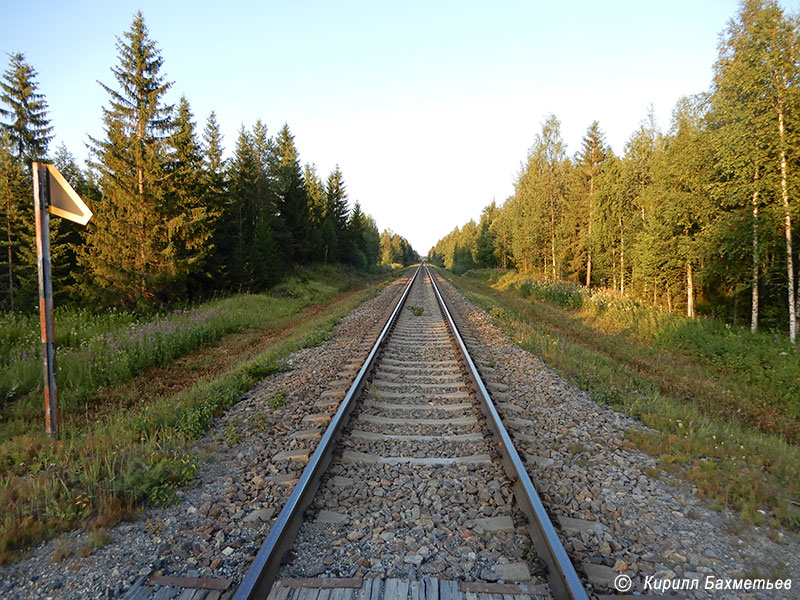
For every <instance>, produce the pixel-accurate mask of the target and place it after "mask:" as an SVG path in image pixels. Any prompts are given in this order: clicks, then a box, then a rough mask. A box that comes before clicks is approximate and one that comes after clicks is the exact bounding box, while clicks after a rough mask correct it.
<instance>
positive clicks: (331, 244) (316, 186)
mask: <svg viewBox="0 0 800 600" xmlns="http://www.w3.org/2000/svg"><path fill="white" fill-rule="evenodd" d="M303 179H304V181H305V182H306V190H307V191H308V210H309V226H310V231H309V244H310V246H311V257H312V259H313V260H321V261H322V262H324V263H327V262H328V257H329V255H331V256H333V255H334V254H335V252H336V232H335V231H334V229H333V227H330V226H329V225H330V223H329V222H328V221H327V220H326V219H325V185H324V184H323V183H322V180H321V179H320V177H319V175H317V167H316V166H315V165H313V164H308V163H306V165H305V166H304V167H303Z"/></svg>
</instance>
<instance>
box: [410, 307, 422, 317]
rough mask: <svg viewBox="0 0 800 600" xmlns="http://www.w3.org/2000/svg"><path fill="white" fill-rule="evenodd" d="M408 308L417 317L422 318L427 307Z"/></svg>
mask: <svg viewBox="0 0 800 600" xmlns="http://www.w3.org/2000/svg"><path fill="white" fill-rule="evenodd" d="M407 308H408V310H409V311H410V312H411V314H412V315H414V316H415V317H421V316H422V313H424V312H425V307H423V306H415V305H411V306H408V307H407Z"/></svg>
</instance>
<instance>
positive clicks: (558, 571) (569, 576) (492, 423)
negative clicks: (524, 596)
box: [425, 265, 588, 600]
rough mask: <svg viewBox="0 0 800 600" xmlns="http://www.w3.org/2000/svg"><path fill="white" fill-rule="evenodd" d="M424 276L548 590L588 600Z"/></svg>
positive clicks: (452, 323) (571, 598)
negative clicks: (522, 517)
mask: <svg viewBox="0 0 800 600" xmlns="http://www.w3.org/2000/svg"><path fill="white" fill-rule="evenodd" d="M425 272H426V273H427V275H428V278H429V279H430V280H431V283H432V284H433V289H434V291H435V292H436V298H437V300H438V301H439V306H440V308H441V309H442V314H444V316H445V320H446V321H447V323H448V325H449V327H450V330H451V331H452V334H453V337H454V338H455V339H456V342H457V343H458V347H459V349H460V350H461V356H462V358H463V359H464V362H465V364H466V366H467V372H468V375H469V378H470V379H471V380H472V382H473V384H474V385H475V389H476V391H477V392H478V398H479V399H480V401H481V410H482V412H483V414H484V416H485V417H486V420H487V423H488V425H489V429H491V430H492V433H493V434H494V435H495V439H496V441H497V442H498V444H499V445H500V454H501V456H502V458H503V465H504V466H505V470H506V474H507V475H508V477H509V478H510V479H511V481H513V482H514V491H515V494H514V496H515V497H516V499H517V503H518V504H519V505H520V507H521V508H522V510H523V512H525V514H526V516H527V517H528V530H529V532H530V534H531V539H532V540H533V545H534V548H535V549H536V552H537V554H538V555H539V556H540V557H541V558H542V560H543V561H544V562H545V564H546V565H547V576H548V581H549V583H550V589H551V591H552V592H553V595H554V597H555V598H556V599H557V600H562V599H564V600H567V599H569V600H588V596H587V594H586V590H585V589H584V587H583V584H582V583H581V580H580V578H579V577H578V574H577V573H576V572H575V567H574V566H573V565H572V561H570V559H569V557H568V556H567V552H566V551H565V550H564V546H562V545H561V540H560V539H559V538H558V535H557V534H556V530H555V528H554V527H553V523H552V522H551V521H550V517H549V516H548V515H547V512H546V511H545V508H544V505H543V504H542V500H541V499H540V498H539V494H538V493H537V492H536V488H535V487H534V486H533V483H532V482H531V478H530V477H529V476H528V472H527V471H526V470H525V466H524V465H523V464H522V460H521V459H520V456H519V453H518V452H517V450H516V448H514V443H513V442H512V441H511V437H510V436H509V435H508V431H506V428H505V426H504V425H503V421H502V420H501V419H500V415H499V414H498V412H497V408H495V406H494V403H493V402H492V399H491V397H490V396H489V392H488V391H487V389H486V386H485V385H484V384H483V380H482V379H481V376H480V374H479V373H478V369H477V368H476V367H475V363H474V362H473V361H472V358H471V357H470V354H469V351H468V350H467V346H466V344H465V343H464V340H463V339H462V337H461V334H460V333H459V331H458V327H457V326H456V323H455V321H454V320H453V317H452V315H451V314H450V311H449V310H448V309H447V305H446V304H445V301H444V298H443V297H442V294H441V293H440V292H439V286H438V285H436V280H435V279H434V277H433V275H432V273H431V271H430V269H428V266H427V265H425Z"/></svg>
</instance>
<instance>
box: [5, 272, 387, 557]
mask: <svg viewBox="0 0 800 600" xmlns="http://www.w3.org/2000/svg"><path fill="white" fill-rule="evenodd" d="M384 280H386V274H384V275H372V276H365V275H363V274H360V273H358V272H356V271H354V270H352V269H346V268H343V267H334V266H330V265H328V266H318V267H313V268H307V269H303V270H302V271H300V272H298V274H297V275H296V276H293V277H291V278H289V279H287V280H286V281H284V283H282V284H280V285H279V286H277V287H275V288H273V290H271V292H269V293H263V294H243V295H237V296H232V297H229V298H223V299H218V300H212V301H209V302H206V303H204V304H200V305H198V306H196V307H193V308H192V309H188V310H183V311H169V312H166V313H164V314H156V315H150V316H149V317H147V318H145V317H142V316H141V315H136V314H135V313H133V312H126V311H110V312H106V313H99V314H97V315H92V314H91V313H89V312H87V311H75V312H74V313H71V312H70V311H69V310H66V309H64V310H62V314H61V317H62V319H61V321H60V323H61V325H62V327H61V329H62V333H61V336H62V337H61V340H62V343H63V344H64V346H63V351H62V352H61V353H60V355H59V366H60V370H59V392H60V397H59V399H60V406H61V410H62V416H63V423H64V424H63V427H62V435H61V439H60V440H58V441H56V442H54V441H52V440H50V439H48V438H47V437H46V436H45V435H44V432H43V426H42V414H41V413H42V409H41V383H40V381H37V377H36V376H34V375H36V374H31V373H30V371H36V368H35V367H34V366H32V365H29V364H28V363H29V362H31V361H32V362H33V364H34V365H35V364H38V361H39V359H38V356H35V357H31V356H30V354H31V353H32V352H33V353H34V354H36V352H35V351H33V350H32V349H31V347H30V345H31V339H30V335H31V334H30V333H29V331H28V330H29V328H30V326H33V327H34V331H35V328H36V324H35V323H33V322H31V323H28V321H27V320H26V319H28V317H24V316H19V315H8V316H6V317H0V332H2V333H1V334H0V335H2V336H3V339H4V346H3V347H4V349H5V351H4V355H3V357H2V362H3V369H2V378H3V379H2V381H3V383H2V385H3V396H2V399H3V405H2V406H0V504H2V506H3V515H2V517H0V563H2V562H4V561H7V560H10V559H11V558H13V557H14V556H15V555H17V554H18V553H19V552H20V551H22V550H24V549H25V548H26V547H27V546H29V545H30V544H33V543H35V542H37V541H40V540H42V539H46V538H48V537H51V536H52V535H54V534H56V533H58V532H61V531H63V530H65V529H69V528H73V527H76V526H84V527H86V528H88V529H90V530H92V531H98V532H100V533H99V534H98V535H102V531H103V530H104V529H105V528H107V527H109V526H111V525H113V524H114V523H116V522H118V521H119V520H120V519H122V518H129V517H131V516H132V512H131V511H133V510H134V509H135V508H136V507H137V506H138V505H139V504H140V503H142V502H147V503H150V504H154V505H165V504H169V503H171V502H173V501H175V500H176V495H175V492H176V490H177V488H178V486H180V485H181V484H183V483H186V482H188V481H191V480H192V478H193V477H194V474H195V471H196V469H197V463H196V458H195V453H193V452H192V451H191V444H192V443H193V440H195V439H196V438H198V437H200V436H202V435H203V433H204V432H205V431H206V429H207V428H208V426H209V424H210V423H211V421H212V419H213V418H214V417H215V416H217V415H219V414H220V413H221V412H223V411H224V410H225V409H227V408H228V407H230V406H231V405H232V404H234V403H235V402H236V401H237V400H238V399H239V398H240V396H241V394H242V393H243V392H245V391H246V390H248V389H249V388H251V387H252V386H253V385H254V384H255V383H256V382H258V381H259V380H261V379H263V378H264V377H267V376H268V375H270V374H272V373H274V372H277V371H279V370H282V369H286V368H288V367H287V366H286V364H285V363H284V362H283V359H284V358H285V357H286V356H287V355H288V354H289V353H290V352H292V351H294V350H297V349H299V348H302V347H307V346H314V345H317V344H319V343H322V342H324V341H325V340H326V339H327V338H328V335H329V333H330V331H331V328H332V327H333V326H334V325H335V323H336V322H338V320H339V319H340V318H341V317H342V316H344V315H345V314H346V313H347V312H348V311H350V310H352V309H353V308H354V307H355V306H356V305H357V304H359V303H360V302H362V301H363V300H364V299H366V298H367V297H369V296H370V295H373V294H375V293H377V290H379V289H380V288H381V286H382V282H383V281H384ZM30 320H31V321H33V317H30ZM56 322H57V323H59V321H56ZM66 323H69V324H70V327H71V328H70V329H69V330H67V329H66V328H65V327H64V325H65V324H66ZM23 332H24V333H23ZM38 368H39V371H38V379H41V371H40V369H41V365H39V366H38ZM72 369H76V370H77V372H76V373H74V374H71V373H70V371H71V370H72ZM162 379H163V380H168V381H163V382H162V381H161V380H162ZM131 390H133V393H132V392H131ZM271 404H273V403H271ZM273 405H275V406H277V403H274V404H273Z"/></svg>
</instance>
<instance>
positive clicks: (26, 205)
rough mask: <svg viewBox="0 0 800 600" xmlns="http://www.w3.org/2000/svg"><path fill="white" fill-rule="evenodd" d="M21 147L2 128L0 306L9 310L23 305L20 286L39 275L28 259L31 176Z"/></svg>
mask: <svg viewBox="0 0 800 600" xmlns="http://www.w3.org/2000/svg"><path fill="white" fill-rule="evenodd" d="M18 148H19V146H18V145H17V144H16V142H15V140H13V139H12V138H11V135H10V133H9V132H8V131H6V130H0V218H2V227H3V234H2V241H0V294H1V295H0V307H3V308H5V309H7V310H15V309H17V308H20V306H21V304H20V302H19V299H18V296H19V288H20V286H21V284H22V282H23V281H27V280H30V279H32V278H34V277H35V276H36V263H35V262H34V263H32V264H31V263H30V262H29V256H30V249H31V248H32V247H33V246H34V238H33V227H32V226H33V218H34V217H33V202H32V201H31V200H30V198H31V196H30V194H31V191H30V183H29V177H30V176H29V175H28V174H27V173H26V172H25V169H24V167H23V164H22V161H20V160H19V159H18V158H17V156H16V152H17V150H18ZM23 198H27V199H28V200H29V201H28V202H22V199H23ZM26 249H27V250H28V251H27V252H26Z"/></svg>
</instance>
